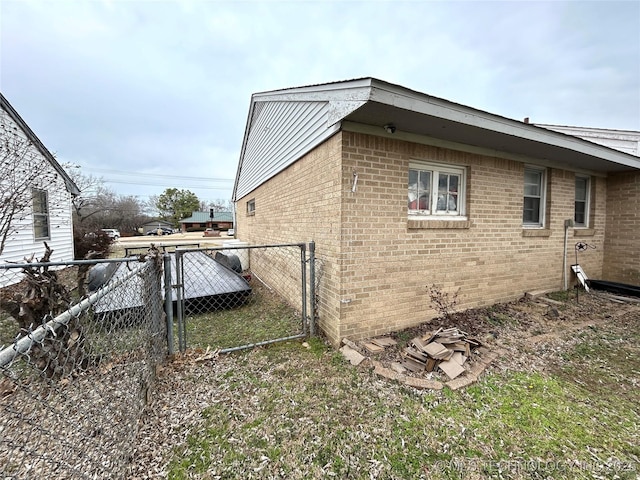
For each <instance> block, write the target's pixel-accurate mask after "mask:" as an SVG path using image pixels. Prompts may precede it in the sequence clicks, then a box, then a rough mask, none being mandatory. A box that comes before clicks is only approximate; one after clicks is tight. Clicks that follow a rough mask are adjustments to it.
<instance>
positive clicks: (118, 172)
mask: <svg viewBox="0 0 640 480" xmlns="http://www.w3.org/2000/svg"><path fill="white" fill-rule="evenodd" d="M89 170H92V171H95V172H102V173H111V174H114V175H127V176H131V175H136V176H140V177H158V178H171V179H180V180H197V181H203V182H229V183H231V182H233V181H234V179H233V178H223V177H188V176H183V175H165V174H161V173H142V172H129V171H126V170H112V169H106V168H89Z"/></svg>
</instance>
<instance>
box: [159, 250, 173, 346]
mask: <svg viewBox="0 0 640 480" xmlns="http://www.w3.org/2000/svg"><path fill="white" fill-rule="evenodd" d="M162 260H163V262H164V312H165V315H166V319H167V346H168V352H169V355H173V353H174V346H173V292H172V285H171V255H169V254H168V253H165V254H164V255H163V258H162Z"/></svg>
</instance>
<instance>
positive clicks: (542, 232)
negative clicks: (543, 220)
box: [522, 228, 551, 237]
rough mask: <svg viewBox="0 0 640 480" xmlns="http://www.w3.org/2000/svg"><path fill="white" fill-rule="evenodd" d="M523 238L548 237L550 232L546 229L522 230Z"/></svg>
mask: <svg viewBox="0 0 640 480" xmlns="http://www.w3.org/2000/svg"><path fill="white" fill-rule="evenodd" d="M522 236H523V237H550V236H551V230H549V229H548V228H523V229H522Z"/></svg>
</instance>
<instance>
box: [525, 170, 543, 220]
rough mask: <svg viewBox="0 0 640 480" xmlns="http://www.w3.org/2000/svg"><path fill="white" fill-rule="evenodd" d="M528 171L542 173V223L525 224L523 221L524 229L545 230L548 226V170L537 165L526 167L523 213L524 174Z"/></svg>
mask: <svg viewBox="0 0 640 480" xmlns="http://www.w3.org/2000/svg"><path fill="white" fill-rule="evenodd" d="M527 170H535V171H537V172H540V173H541V174H542V175H541V181H540V183H541V185H540V212H539V213H540V221H539V222H538V223H525V222H524V219H523V220H522V228H545V225H546V224H547V223H546V222H547V218H546V215H547V169H546V168H544V167H539V166H537V165H525V166H524V170H523V172H522V181H523V186H522V211H523V213H524V197H525V195H524V174H525V172H526V171H527Z"/></svg>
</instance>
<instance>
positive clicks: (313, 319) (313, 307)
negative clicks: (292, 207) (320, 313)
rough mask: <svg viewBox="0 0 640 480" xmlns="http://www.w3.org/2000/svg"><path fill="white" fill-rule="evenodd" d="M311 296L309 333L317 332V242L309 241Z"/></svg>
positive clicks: (311, 334)
mask: <svg viewBox="0 0 640 480" xmlns="http://www.w3.org/2000/svg"><path fill="white" fill-rule="evenodd" d="M309 291H310V292H309V296H310V298H311V303H310V306H311V315H310V316H309V335H310V336H312V337H313V336H315V334H316V242H314V241H313V240H312V241H310V242H309Z"/></svg>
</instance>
